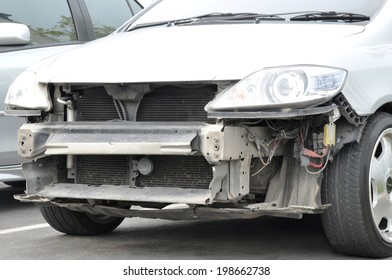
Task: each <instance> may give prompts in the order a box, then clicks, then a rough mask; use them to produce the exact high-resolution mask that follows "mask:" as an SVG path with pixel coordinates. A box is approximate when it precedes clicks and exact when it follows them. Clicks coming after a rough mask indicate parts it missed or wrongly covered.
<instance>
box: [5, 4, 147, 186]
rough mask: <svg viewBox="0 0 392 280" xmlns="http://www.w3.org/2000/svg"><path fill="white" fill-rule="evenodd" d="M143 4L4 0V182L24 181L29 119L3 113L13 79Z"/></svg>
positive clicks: (116, 22)
mask: <svg viewBox="0 0 392 280" xmlns="http://www.w3.org/2000/svg"><path fill="white" fill-rule="evenodd" d="M145 2H146V1H145ZM146 3H148V2H146ZM141 8H142V7H141V5H140V4H139V3H138V2H137V1H134V0H116V1H112V0H99V1H97V0H60V1H53V0H34V1H29V0H22V1H14V0H0V99H1V100H2V102H1V103H0V129H1V137H0V182H4V183H6V184H9V185H13V186H19V185H25V182H24V176H23V174H22V167H21V163H22V158H21V157H20V156H18V154H17V141H16V139H17V129H18V128H19V127H20V126H21V125H22V123H23V122H24V120H23V119H22V118H16V117H15V118H5V117H4V103H3V101H4V99H5V95H6V93H7V90H8V88H9V86H10V84H11V83H12V81H13V80H14V79H15V78H16V77H17V76H18V75H19V74H20V73H21V72H22V71H23V70H25V69H26V68H27V67H28V66H30V65H32V64H34V63H36V62H38V61H39V60H41V59H43V58H46V57H49V56H51V55H54V54H57V53H59V52H62V51H66V50H70V49H72V48H74V47H75V46H77V45H79V44H81V43H83V42H87V41H91V40H94V39H97V38H101V37H103V36H106V35H108V34H110V33H112V32H113V31H114V30H116V29H117V28H118V27H119V26H121V25H122V24H123V23H124V22H125V21H126V20H128V19H129V18H130V17H131V16H133V15H135V14H136V13H137V12H139V11H140V10H141ZM75 67H77V65H75Z"/></svg>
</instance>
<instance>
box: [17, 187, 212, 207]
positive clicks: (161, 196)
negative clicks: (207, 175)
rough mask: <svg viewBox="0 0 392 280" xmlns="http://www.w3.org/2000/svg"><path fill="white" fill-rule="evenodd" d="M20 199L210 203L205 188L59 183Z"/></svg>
mask: <svg viewBox="0 0 392 280" xmlns="http://www.w3.org/2000/svg"><path fill="white" fill-rule="evenodd" d="M19 197H20V199H21V200H24V201H29V199H30V198H31V199H34V201H36V199H38V198H39V197H40V198H43V199H48V198H49V199H50V198H69V199H96V200H116V201H141V202H159V203H187V204H201V205H206V204H209V203H210V201H211V200H212V197H211V191H210V190H209V189H193V188H188V189H185V188H176V187H171V188H164V187H144V188H131V187H129V186H126V185H120V186H116V185H100V186H95V185H86V184H67V183H59V184H52V185H47V186H44V187H43V188H41V189H40V190H39V191H38V192H36V193H34V194H32V195H24V196H23V195H22V196H19Z"/></svg>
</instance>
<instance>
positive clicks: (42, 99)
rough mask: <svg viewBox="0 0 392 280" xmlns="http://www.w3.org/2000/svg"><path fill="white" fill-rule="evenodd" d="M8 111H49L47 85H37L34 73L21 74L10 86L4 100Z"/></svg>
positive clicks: (25, 72)
mask: <svg viewBox="0 0 392 280" xmlns="http://www.w3.org/2000/svg"><path fill="white" fill-rule="evenodd" d="M5 106H6V108H7V109H9V110H15V109H38V110H44V111H49V110H50V109H51V108H52V102H51V101H50V98H49V94H48V90H47V85H46V84H42V83H39V82H38V81H37V76H36V74H35V73H34V72H31V71H24V72H22V73H21V74H20V75H19V76H18V77H17V78H16V79H15V80H14V81H13V82H12V84H11V86H10V87H9V89H8V92H7V96H6V98H5Z"/></svg>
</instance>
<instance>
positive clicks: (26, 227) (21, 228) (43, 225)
mask: <svg viewBox="0 0 392 280" xmlns="http://www.w3.org/2000/svg"><path fill="white" fill-rule="evenodd" d="M44 227H49V224H46V223H45V224H37V225H31V226H25V227H17V228H10V229H4V230H0V234H7V233H13V232H19V231H25V230H32V229H38V228H44Z"/></svg>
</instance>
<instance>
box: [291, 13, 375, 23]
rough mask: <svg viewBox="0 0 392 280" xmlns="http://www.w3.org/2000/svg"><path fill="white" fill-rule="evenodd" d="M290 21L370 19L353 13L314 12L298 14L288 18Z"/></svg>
mask: <svg viewBox="0 0 392 280" xmlns="http://www.w3.org/2000/svg"><path fill="white" fill-rule="evenodd" d="M290 20H291V21H345V22H360V21H366V20H370V17H368V16H366V15H362V14H355V13H339V12H334V11H331V12H314V13H306V14H302V15H298V16H295V17H292V18H290Z"/></svg>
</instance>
